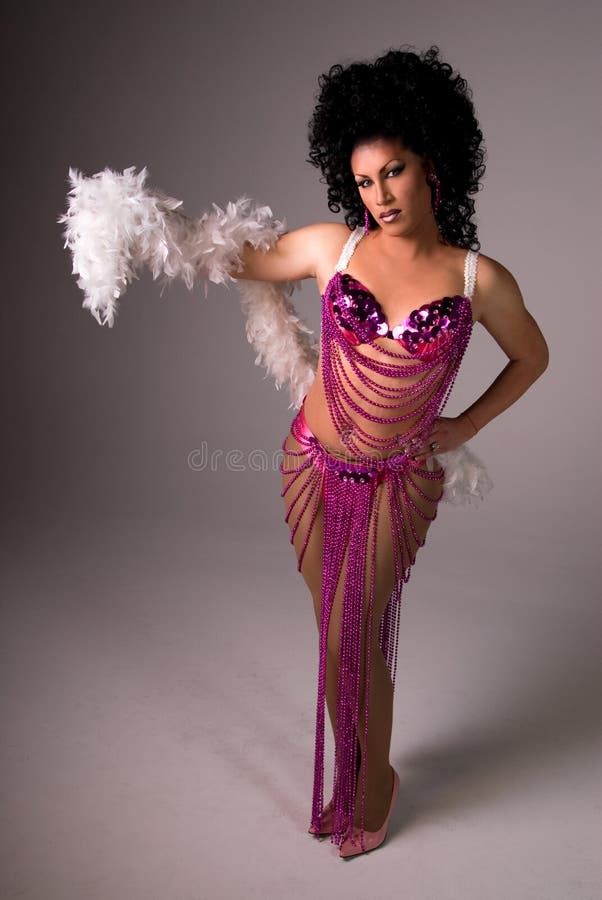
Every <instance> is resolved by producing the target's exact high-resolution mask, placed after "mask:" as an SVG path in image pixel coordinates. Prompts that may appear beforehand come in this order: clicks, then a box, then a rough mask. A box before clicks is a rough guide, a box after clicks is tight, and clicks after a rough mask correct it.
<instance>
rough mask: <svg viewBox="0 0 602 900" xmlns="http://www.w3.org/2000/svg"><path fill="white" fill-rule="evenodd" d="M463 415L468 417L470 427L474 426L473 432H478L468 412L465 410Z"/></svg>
mask: <svg viewBox="0 0 602 900" xmlns="http://www.w3.org/2000/svg"><path fill="white" fill-rule="evenodd" d="M464 415H465V416H466V418H467V419H468V421H469V422H470V424H471V425H472V427H473V428H474V433H475V434H478V431H479V429H478V428H477V426H476V425H475V423H474V422H473V421H472V419H471V418H470V416H469V415H468V413H467V412H465V413H464ZM473 437H474V435H473Z"/></svg>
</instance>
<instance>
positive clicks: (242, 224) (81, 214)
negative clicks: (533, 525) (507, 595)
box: [58, 166, 493, 504]
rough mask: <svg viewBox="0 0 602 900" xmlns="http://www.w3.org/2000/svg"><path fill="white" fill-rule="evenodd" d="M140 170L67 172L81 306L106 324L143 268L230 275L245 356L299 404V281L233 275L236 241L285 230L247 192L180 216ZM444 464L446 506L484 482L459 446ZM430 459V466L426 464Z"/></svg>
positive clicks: (305, 361) (310, 369)
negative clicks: (250, 352)
mask: <svg viewBox="0 0 602 900" xmlns="http://www.w3.org/2000/svg"><path fill="white" fill-rule="evenodd" d="M147 174H148V173H147V169H146V167H144V168H143V169H142V170H141V171H140V172H139V173H138V174H136V172H135V168H134V167H133V166H131V167H130V168H127V169H125V170H124V171H123V173H119V172H115V171H113V170H111V169H108V168H106V169H104V170H103V171H102V172H97V173H96V174H95V175H93V176H92V177H90V178H88V177H86V176H83V175H81V174H80V173H79V172H78V171H77V170H76V169H69V179H70V181H71V190H70V192H69V194H68V207H67V211H66V212H65V214H64V215H62V216H61V217H60V218H59V219H58V221H59V223H61V224H64V225H65V228H64V232H63V233H64V237H65V247H68V248H69V250H70V251H71V255H72V258H73V274H74V275H77V276H78V281H77V284H78V286H79V287H80V288H81V289H82V290H83V292H84V295H85V297H84V301H83V306H84V308H86V309H89V310H90V312H91V314H92V315H93V316H94V318H95V319H96V321H97V322H98V323H99V324H100V325H108V326H109V328H112V327H113V324H114V321H115V317H116V315H117V313H118V304H117V301H118V299H119V298H120V297H121V295H122V294H123V293H124V292H125V290H126V288H127V285H128V284H129V283H131V281H132V280H133V279H134V278H137V277H138V271H139V269H140V268H141V267H142V266H143V265H146V266H148V268H149V269H150V270H151V272H152V274H153V278H154V279H157V278H160V281H161V283H162V284H163V285H165V283H167V282H169V281H172V280H173V279H174V278H181V279H182V280H183V281H184V283H185V284H186V286H187V287H188V289H189V290H190V289H192V287H193V286H194V285H195V283H196V282H197V281H198V280H201V279H203V278H204V280H205V281H204V283H205V295H206V294H207V288H208V282H213V283H215V284H221V283H224V282H226V281H234V282H236V283H237V286H238V288H239V290H240V292H241V301H240V302H241V307H242V309H243V311H244V313H245V315H246V334H247V339H248V340H249V342H250V343H251V345H252V346H253V347H254V349H255V350H256V353H257V355H256V357H255V363H256V364H257V365H262V366H263V367H264V368H265V369H266V377H267V376H270V377H272V378H273V379H274V381H275V384H276V387H277V388H281V387H282V385H284V384H286V383H288V387H289V394H290V399H291V403H290V404H289V408H290V407H294V408H295V409H299V407H300V406H301V403H302V402H303V397H304V396H305V394H306V393H307V391H308V390H309V388H310V386H311V384H312V382H313V380H314V378H315V373H316V367H317V363H318V349H319V343H318V342H317V341H316V340H314V339H313V332H312V331H311V329H309V328H308V327H307V325H306V324H305V322H304V321H303V320H302V319H301V318H300V317H299V316H298V314H297V311H296V309H295V307H294V305H293V303H292V301H291V299H290V296H291V294H292V293H293V292H294V290H295V288H296V287H299V286H300V283H299V282H294V281H289V282H278V283H276V282H264V281H252V280H247V279H245V280H238V279H236V278H235V277H234V276H233V274H232V273H233V272H237V271H238V270H239V269H240V267H241V252H242V250H243V248H244V245H245V243H246V242H249V243H250V244H251V245H252V246H253V247H255V248H256V249H263V250H267V249H269V248H270V247H271V246H273V244H274V243H275V242H276V241H277V240H278V237H279V236H280V235H281V234H283V233H284V232H285V231H286V224H285V222H284V221H282V222H281V221H279V220H277V219H274V218H273V215H272V210H271V209H270V207H269V206H257V205H255V204H254V203H253V202H252V201H251V200H250V199H249V198H248V197H240V198H239V199H238V200H236V201H235V202H234V203H228V205H227V208H226V209H225V210H222V209H221V208H220V207H219V206H217V205H216V204H215V203H214V204H213V211H212V212H210V213H204V214H203V215H202V216H201V217H200V218H191V217H189V216H187V215H185V214H184V213H183V212H182V211H181V209H180V207H181V206H182V201H181V200H176V199H174V198H173V197H169V196H167V195H166V194H164V193H162V192H161V191H158V190H154V189H151V188H148V187H147V186H146V178H147ZM435 458H436V459H437V460H438V461H439V462H440V464H441V465H442V466H443V467H444V469H445V482H444V494H443V500H445V501H447V502H449V503H452V504H466V503H470V502H472V501H479V500H482V499H483V498H484V496H485V495H486V494H487V493H488V492H489V491H490V490H491V488H492V486H493V483H492V481H491V478H490V477H489V475H488V473H487V471H486V469H485V467H484V465H483V463H482V462H481V461H480V460H479V459H478V457H477V456H475V454H474V453H472V451H470V450H469V449H468V447H467V446H466V444H463V445H462V446H461V447H458V449H457V450H453V451H451V452H449V453H441V454H438V455H437V457H435ZM431 465H432V464H431Z"/></svg>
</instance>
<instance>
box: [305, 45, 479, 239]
mask: <svg viewBox="0 0 602 900" xmlns="http://www.w3.org/2000/svg"><path fill="white" fill-rule="evenodd" d="M407 47H408V45H404V48H407ZM439 53H440V50H439V47H437V46H436V45H433V46H431V47H430V48H429V49H428V50H427V51H426V52H425V53H423V54H418V53H415V52H413V50H411V49H403V48H402V49H400V50H389V51H388V52H387V53H385V54H384V55H383V56H380V57H379V58H378V59H376V60H375V61H374V62H355V63H351V64H350V65H349V66H347V67H344V66H342V65H341V64H339V63H337V64H336V65H334V66H331V68H330V69H329V71H328V73H327V74H323V75H320V77H319V79H318V83H319V85H320V92H319V95H318V102H317V104H316V106H315V108H314V111H313V115H312V118H311V120H310V122H309V145H310V153H309V158H308V160H307V162H309V163H311V164H312V165H313V166H315V167H316V168H319V169H320V170H321V172H322V178H321V179H320V180H321V181H322V182H324V183H326V184H327V185H328V208H329V209H330V210H331V212H334V213H338V212H340V209H341V207H343V209H344V210H345V211H346V214H345V222H346V224H347V226H348V227H349V228H354V227H355V226H357V225H359V224H363V222H364V204H363V203H362V200H361V197H360V196H359V193H358V189H357V185H356V183H355V180H354V178H353V173H352V171H351V165H350V158H351V153H352V151H353V148H354V146H355V144H356V143H357V142H358V141H359V140H362V139H366V138H372V137H395V138H400V139H401V140H402V142H403V143H404V145H405V146H406V147H408V148H409V149H410V150H412V151H413V152H414V153H416V154H417V155H418V156H421V157H422V158H423V159H425V160H426V159H428V160H431V161H432V163H433V166H434V170H435V172H436V174H437V177H438V179H439V182H440V205H439V208H438V211H437V217H436V221H437V226H438V228H439V233H440V235H441V237H442V238H443V240H444V241H445V242H446V243H448V244H452V245H455V246H458V247H463V248H465V249H472V250H480V247H481V245H480V242H479V241H478V239H477V228H476V225H475V223H474V222H472V221H471V219H472V217H473V215H474V200H472V199H471V198H470V197H469V194H474V193H476V192H477V191H478V190H479V179H480V178H481V177H482V176H483V174H484V172H485V165H484V160H485V154H486V151H485V147H484V144H483V134H482V132H481V130H480V128H479V124H478V122H477V119H476V117H475V111H474V105H473V103H472V99H471V97H472V92H471V90H470V88H469V87H468V85H467V83H466V81H465V79H464V78H462V77H461V75H459V74H455V75H454V74H453V71H452V67H451V66H450V65H449V63H446V62H443V61H442V60H441V59H440V58H439ZM370 220H371V221H370V226H371V227H374V224H375V223H374V219H372V216H370Z"/></svg>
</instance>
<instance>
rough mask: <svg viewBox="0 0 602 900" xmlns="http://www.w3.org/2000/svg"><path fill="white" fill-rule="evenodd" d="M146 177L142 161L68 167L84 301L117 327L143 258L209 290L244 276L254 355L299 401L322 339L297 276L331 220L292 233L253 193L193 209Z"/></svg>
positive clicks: (70, 238)
mask: <svg viewBox="0 0 602 900" xmlns="http://www.w3.org/2000/svg"><path fill="white" fill-rule="evenodd" d="M146 177H147V170H146V168H143V169H142V170H141V171H140V172H139V173H136V171H135V169H134V167H130V168H129V169H125V170H124V171H123V173H121V172H115V171H113V170H111V169H108V168H107V169H104V170H103V171H102V172H98V173H96V175H94V176H92V177H91V178H89V177H85V176H83V175H81V173H79V172H78V171H77V170H76V169H70V170H69V178H70V180H71V185H72V189H71V191H70V192H69V195H68V208H67V212H66V213H65V214H64V215H62V216H61V217H60V218H59V219H58V221H59V222H60V223H63V224H64V225H65V228H64V237H65V247H68V248H69V249H70V251H71V254H72V257H73V273H74V274H75V275H77V276H78V282H77V283H78V286H79V287H80V288H81V289H82V290H83V292H84V295H85V297H84V301H83V306H84V307H85V308H87V309H89V310H90V312H91V313H92V315H93V316H94V318H95V319H96V321H97V322H98V323H99V324H100V325H108V326H109V327H112V326H113V323H114V320H115V316H116V315H117V312H118V306H117V301H118V299H119V298H120V297H121V296H122V294H123V293H124V292H125V290H126V289H127V285H128V284H129V283H130V282H131V281H132V279H134V278H137V277H138V274H137V273H138V270H139V269H140V268H141V267H142V266H143V265H145V266H147V267H148V268H149V269H150V270H151V272H152V274H153V278H155V279H156V278H158V277H161V280H162V281H163V282H167V281H170V280H173V279H174V278H181V279H182V280H183V281H184V282H185V283H186V285H187V287H188V288H189V289H190V288H192V287H193V285H194V283H195V282H197V281H199V280H203V281H204V283H205V293H206V292H207V287H208V282H214V283H216V284H220V283H223V282H227V281H229V280H232V281H238V287H239V289H240V292H241V294H242V298H241V305H242V307H243V310H244V312H245V314H246V316H247V322H246V334H247V338H248V340H249V342H250V343H251V344H252V345H253V347H254V348H255V351H256V354H257V355H256V357H255V363H256V364H257V365H262V366H264V368H265V369H266V372H267V374H268V375H270V376H272V378H273V379H274V381H275V383H276V387H277V388H280V387H281V386H282V385H283V384H285V383H287V384H288V386H289V390H290V396H291V401H292V402H291V405H292V406H295V407H299V406H300V405H301V401H302V399H303V396H304V394H305V392H306V391H307V389H308V387H309V385H310V384H311V382H312V381H313V379H314V377H315V369H316V365H317V360H318V345H317V342H315V341H314V340H313V339H312V338H313V332H312V331H311V329H309V328H308V327H307V326H306V325H305V323H304V322H303V320H302V319H301V318H300V317H299V316H298V315H297V312H296V310H295V307H294V306H293V304H292V302H291V300H290V294H291V293H292V291H293V290H294V287H295V286H296V284H297V282H298V280H299V279H301V278H308V277H311V276H312V275H314V273H315V271H316V263H317V260H318V259H319V251H320V236H321V234H322V229H325V228H328V227H329V225H328V224H326V225H323V226H320V225H312V226H308V227H306V228H300V229H298V230H297V231H293V232H286V226H285V223H284V222H281V221H278V220H277V219H274V217H273V214H272V210H271V209H270V207H269V206H259V205H257V204H255V203H254V202H253V201H251V200H250V199H249V198H248V197H240V198H239V199H238V200H236V201H235V202H233V203H228V205H227V207H226V209H225V210H223V209H220V207H219V206H217V205H216V204H213V211H212V212H208V213H204V214H203V215H202V216H201V217H199V218H191V217H190V216H187V215H185V214H184V213H183V212H182V210H181V208H180V207H181V206H182V201H181V200H176V199H175V198H173V197H169V196H167V195H166V194H164V193H163V192H161V191H159V190H156V189H154V188H150V187H147V186H146V184H145V182H146ZM330 227H331V228H332V225H330ZM270 282H273V283H270Z"/></svg>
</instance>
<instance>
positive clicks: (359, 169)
mask: <svg viewBox="0 0 602 900" xmlns="http://www.w3.org/2000/svg"><path fill="white" fill-rule="evenodd" d="M351 171H352V173H353V177H354V179H355V183H356V185H357V188H358V193H359V196H360V199H361V200H362V202H363V203H364V205H365V206H366V207H367V208H368V210H369V211H370V212H371V213H372V216H373V217H374V219H375V221H376V222H377V224H378V225H379V226H380V228H382V229H383V231H384V232H385V233H387V234H391V235H405V234H411V233H413V232H415V231H416V230H417V229H418V230H421V229H423V228H424V227H425V226H426V227H428V228H432V227H435V228H436V224H435V219H434V215H433V209H432V203H431V188H430V184H429V182H428V181H427V180H426V172H427V165H426V163H425V162H424V161H423V159H422V158H421V157H420V156H417V155H416V154H415V153H413V152H412V151H411V150H409V149H407V148H406V147H404V145H403V143H402V142H401V140H399V139H398V138H384V137H383V138H371V139H370V140H368V141H362V142H361V143H358V144H356V145H355V147H354V149H353V151H352V153H351ZM394 210H397V213H396V214H394V215H392V216H389V217H388V218H385V219H383V218H381V213H386V212H389V211H391V212H393V211H394Z"/></svg>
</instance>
